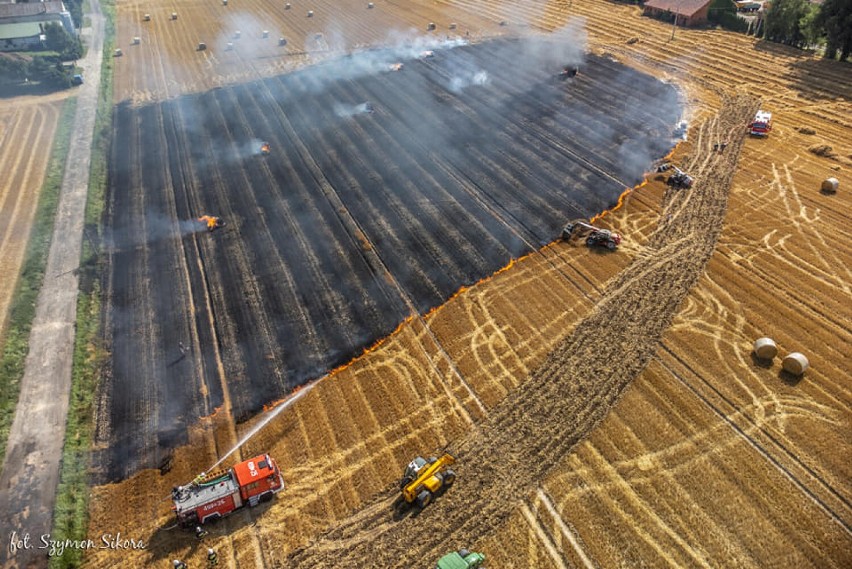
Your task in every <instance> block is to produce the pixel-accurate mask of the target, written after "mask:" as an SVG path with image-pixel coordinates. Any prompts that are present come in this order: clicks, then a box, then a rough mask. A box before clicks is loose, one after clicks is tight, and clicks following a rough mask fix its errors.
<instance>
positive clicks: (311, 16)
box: [308, 10, 314, 18]
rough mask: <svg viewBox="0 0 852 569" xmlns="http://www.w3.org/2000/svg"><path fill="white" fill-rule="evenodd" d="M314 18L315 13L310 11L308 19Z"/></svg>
mask: <svg viewBox="0 0 852 569" xmlns="http://www.w3.org/2000/svg"><path fill="white" fill-rule="evenodd" d="M313 17H314V11H313V10H308V18H313Z"/></svg>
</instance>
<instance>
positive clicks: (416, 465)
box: [399, 454, 456, 508]
mask: <svg viewBox="0 0 852 569" xmlns="http://www.w3.org/2000/svg"><path fill="white" fill-rule="evenodd" d="M455 461H456V459H454V458H453V457H452V456H450V455H449V454H444V455H443V456H441V457H440V458H435V457H432V458H430V459H428V460H426V459H425V458H423V457H420V456H418V457H417V458H415V459H414V460H412V461H411V462H409V463H408V466H406V467H405V472H404V473H403V474H402V479H401V480H400V481H399V487H400V490H402V497H403V498H404V499H405V501H406V502H408V503H409V504H411V503H414V502H416V503H417V505H418V506H419V507H420V508H425V507H426V506H428V505H429V504H431V503H432V498H433V497H434V495H435V493H436V492H438V491H439V490H440V489H441V488H443V487H447V486H450V485H452V483H453V482H454V481H455V479H456V473H455V472H453V471H452V470H450V468H448V467H449V466H451V465H452V464H453V463H454V462H455Z"/></svg>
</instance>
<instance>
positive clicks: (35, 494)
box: [0, 1, 104, 568]
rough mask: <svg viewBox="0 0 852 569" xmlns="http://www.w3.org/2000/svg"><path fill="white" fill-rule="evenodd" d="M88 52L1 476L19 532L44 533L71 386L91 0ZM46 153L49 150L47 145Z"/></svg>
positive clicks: (88, 128)
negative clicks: (84, 75) (84, 77)
mask: <svg viewBox="0 0 852 569" xmlns="http://www.w3.org/2000/svg"><path fill="white" fill-rule="evenodd" d="M91 20H92V27H91V36H90V43H89V46H88V52H87V54H86V57H85V58H84V59H83V60H82V61H81V62H80V63H81V66H82V67H83V68H84V69H85V70H86V77H87V78H89V79H90V81H89V82H87V83H86V84H84V85H82V86H81V87H80V90H79V91H78V99H77V108H76V114H75V116H74V131H73V133H72V135H71V140H70V143H69V146H68V156H67V158H66V162H65V169H64V174H63V178H62V187H61V190H60V194H59V203H58V205H57V210H56V219H55V223H54V229H53V235H52V237H51V242H50V251H49V253H48V257H47V263H46V265H45V278H44V282H43V284H42V288H41V290H40V291H39V295H38V302H37V305H36V310H35V316H34V318H33V323H32V331H31V332H30V338H29V346H28V347H29V351H28V353H27V358H26V364H25V369H24V375H23V378H22V379H21V393H20V397H19V399H18V404H17V406H16V408H15V419H14V422H13V423H12V427H11V429H10V432H9V441H8V443H7V452H6V456H5V458H4V463H3V472H2V477H0V488H2V489H3V493H2V494H0V515H2V516H3V518H4V519H5V520H8V522H10V526H11V527H13V528H15V529H16V530H17V531H20V532H21V533H24V532H32V535H33V536H41V535H44V534H48V533H50V529H51V524H52V521H53V509H54V505H55V500H56V488H57V485H58V484H59V470H60V465H61V464H60V463H61V459H62V447H63V444H64V440H65V437H64V433H65V422H66V418H67V411H68V401H69V397H70V393H71V366H72V356H73V351H74V349H73V348H74V329H75V322H76V318H77V290H78V278H77V271H76V269H77V268H78V267H79V264H80V253H81V246H82V245H81V244H82V240H83V223H84V219H85V215H84V214H85V210H86V195H87V191H88V187H89V165H90V163H91V152H92V136H93V131H94V127H95V114H96V111H97V106H98V89H99V88H100V64H101V57H102V53H103V22H104V19H103V16H102V14H101V12H100V5H99V4H98V3H97V2H96V1H95V2H93V3H92V14H91ZM44 152H45V154H49V153H48V152H47V151H46V150H45V151H44ZM0 559H2V560H3V567H4V568H14V567H28V568H29V567H44V566H46V565H47V558H46V557H45V556H44V554H43V552H42V551H38V550H37V549H29V550H23V551H19V552H17V554H15V553H14V552H12V551H11V549H9V548H4V550H3V556H2V558H0Z"/></svg>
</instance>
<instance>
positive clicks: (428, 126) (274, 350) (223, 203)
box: [97, 40, 680, 480]
mask: <svg viewBox="0 0 852 569" xmlns="http://www.w3.org/2000/svg"><path fill="white" fill-rule="evenodd" d="M545 52H546V53H547V54H548V55H546V56H542V55H540V54H541V52H540V51H536V53H535V54H533V55H531V54H530V51H529V50H528V49H526V47H525V45H524V44H523V42H520V41H517V40H500V41H494V42H488V43H484V44H479V45H471V46H460V47H454V48H452V49H449V48H447V49H436V50H435V52H434V57H430V58H426V59H416V58H415V59H406V58H404V57H402V56H401V55H400V53H399V52H397V53H392V52H390V51H373V52H365V53H361V54H357V55H355V56H354V57H351V58H344V59H342V60H337V61H334V62H331V63H325V64H321V65H317V66H315V67H312V68H308V69H306V70H303V71H299V72H296V73H292V74H288V75H284V76H279V77H275V78H271V79H265V80H260V81H256V82H253V83H246V84H241V85H236V86H233V87H228V88H222V89H216V90H213V91H209V92H206V93H202V94H198V95H192V96H184V97H181V98H179V99H175V100H171V101H168V102H164V103H161V104H156V105H148V106H142V107H132V106H130V105H128V104H121V105H118V106H117V107H116V109H115V115H114V122H113V129H114V131H113V144H112V150H111V160H110V169H109V190H108V191H109V197H108V199H109V201H108V204H109V205H108V212H107V219H106V225H107V232H106V233H107V235H106V249H107V251H108V258H109V265H108V272H107V277H106V279H107V280H106V283H105V288H106V293H107V312H106V318H107V331H106V336H107V338H106V340H107V347H108V349H109V351H110V354H111V361H110V364H111V365H110V373H109V376H108V377H107V379H106V380H105V382H104V383H105V386H104V392H103V394H102V397H101V408H100V413H101V414H100V416H101V417H103V418H105V419H106V420H101V422H100V424H99V431H98V442H99V443H100V444H102V445H103V446H102V448H105V449H106V450H104V451H102V453H101V454H100V457H99V460H98V461H97V462H98V464H97V466H98V469H99V477H100V478H101V479H102V480H116V479H120V478H123V477H125V476H127V475H129V474H130V473H132V472H133V471H135V470H136V469H138V468H140V467H156V466H157V465H158V464H159V463H160V462H161V461H162V460H163V459H164V458H165V457H166V456H167V455H168V453H169V449H171V448H173V446H174V445H176V444H180V443H181V442H183V441H185V440H186V429H187V428H188V427H189V426H191V425H193V424H196V423H197V419H198V418H199V417H201V416H204V415H208V414H211V413H213V412H214V410H215V409H216V408H217V407H221V406H222V404H223V401H224V398H225V393H226V391H225V390H227V394H228V395H229V397H230V400H231V403H232V406H233V413H234V417H235V418H236V419H237V420H238V421H243V420H245V419H247V418H249V417H250V416H252V415H253V414H254V413H256V412H258V411H259V410H261V409H262V407H263V405H264V404H266V403H269V402H271V401H274V400H276V399H279V398H281V397H283V396H285V395H286V394H288V393H289V392H290V391H292V389H293V388H294V387H296V386H298V385H302V384H304V383H305V382H307V381H310V380H311V379H314V378H316V377H319V376H321V375H323V374H324V373H326V372H327V371H328V370H330V369H332V368H334V367H336V366H337V365H340V364H342V363H345V362H346V361H348V360H349V359H351V358H352V357H353V356H355V355H357V354H358V353H359V352H360V351H361V350H363V349H364V348H365V347H367V346H369V345H370V344H372V343H373V342H375V341H376V340H378V339H379V338H381V337H383V336H385V335H387V334H388V333H389V332H391V331H392V330H393V329H394V328H395V327H396V326H397V325H398V324H399V323H400V322H401V321H402V320H403V319H404V318H405V317H406V316H408V315H409V314H411V307H413V308H414V310H416V311H418V312H420V313H423V312H425V311H427V310H429V309H430V308H432V307H434V306H437V305H440V304H441V303H442V302H444V301H445V300H446V299H447V298H448V297H449V296H450V295H452V294H453V293H454V292H455V291H456V290H458V289H459V287H461V286H463V285H468V284H471V283H474V282H476V281H478V280H480V279H481V278H483V277H485V276H487V275H490V274H491V273H493V272H494V271H496V270H497V269H499V268H501V267H503V266H504V265H506V264H507V263H508V262H509V261H510V259H512V258H516V257H518V256H520V255H523V254H525V253H528V252H530V251H531V250H533V249H534V248H537V247H539V246H541V245H543V244H545V243H548V242H550V241H552V240H553V239H555V238H557V236H558V235H559V232H560V230H561V227H562V226H563V225H564V223H565V222H566V220H569V219H573V218H578V217H587V218H588V217H590V216H592V215H594V214H595V213H598V212H600V211H602V210H604V209H606V208H608V207H610V206H611V205H612V204H614V203H615V201H616V200H617V198H618V196H619V195H620V194H621V193H622V191H624V189H625V187H630V186H633V185H634V184H636V183H638V182H639V181H640V180H641V176H642V173H643V170H644V169H645V168H647V167H648V165H649V163H650V162H651V160H653V159H654V158H658V157H661V156H663V155H665V154H666V153H667V152H668V150H669V149H670V148H671V146H672V141H671V139H670V136H669V135H670V133H671V130H672V127H673V125H674V124H675V123H676V122H677V120H678V118H679V113H680V109H679V105H678V102H677V93H676V92H675V90H674V89H673V88H672V87H671V86H669V85H666V84H663V83H661V82H659V81H657V80H656V79H654V78H652V77H649V76H646V75H643V74H640V73H638V72H636V71H634V70H631V69H629V68H626V67H624V66H622V65H620V64H618V63H616V62H614V61H611V60H609V59H606V58H601V57H595V56H591V55H586V57H585V61H584V62H583V63H581V64H580V65H579V68H580V73H579V75H577V77H575V78H573V79H569V80H567V81H554V80H552V77H551V76H552V75H553V74H554V73H556V72H558V71H559V70H560V68H561V63H559V62H558V61H557V60H558V57H556V56H555V54H558V53H559V50H558V49H554V50H549V51H548V50H545ZM408 55H411V54H408ZM397 61H401V62H403V63H404V68H403V69H402V70H400V71H390V70H389V69H388V64H389V63H394V62H397ZM368 102H369V103H370V105H371V106H372V109H373V112H372V113H370V112H363V111H364V110H365V103H368ZM261 141H269V142H270V144H271V154H270V155H268V156H261V155H260V153H259V147H260V142H261ZM204 214H211V215H216V216H220V217H221V218H222V219H223V220H225V222H226V223H227V225H226V226H225V227H223V228H221V229H218V230H216V231H215V232H213V233H208V232H206V231H204V230H203V229H202V228H201V226H200V224H196V223H194V222H193V221H191V220H193V219H195V218H197V217H198V216H200V215H204ZM181 344H183V347H184V350H183V352H182V351H181V349H180V348H181ZM223 378H224V380H223Z"/></svg>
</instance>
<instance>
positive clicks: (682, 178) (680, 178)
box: [666, 166, 695, 189]
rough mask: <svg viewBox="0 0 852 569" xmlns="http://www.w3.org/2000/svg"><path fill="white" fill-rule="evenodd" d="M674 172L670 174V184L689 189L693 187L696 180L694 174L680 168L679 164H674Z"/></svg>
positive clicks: (668, 182)
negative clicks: (693, 177)
mask: <svg viewBox="0 0 852 569" xmlns="http://www.w3.org/2000/svg"><path fill="white" fill-rule="evenodd" d="M671 169H672V174H671V176H669V179H668V181H667V182H666V183H667V184H668V185H670V186H672V187H674V188H686V189H689V188H691V187H692V184H693V183H694V182H695V180H693V179H692V176H690V175H689V174H687V173H686V172H684V171H683V170H681V169H680V168H678V167H677V166H672V168H671Z"/></svg>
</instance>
